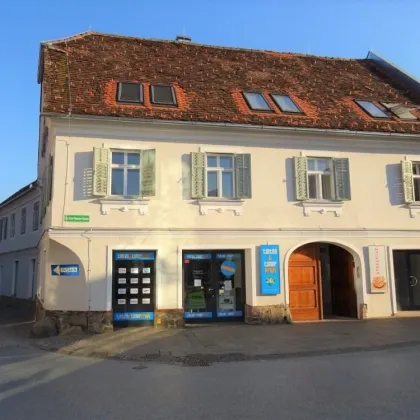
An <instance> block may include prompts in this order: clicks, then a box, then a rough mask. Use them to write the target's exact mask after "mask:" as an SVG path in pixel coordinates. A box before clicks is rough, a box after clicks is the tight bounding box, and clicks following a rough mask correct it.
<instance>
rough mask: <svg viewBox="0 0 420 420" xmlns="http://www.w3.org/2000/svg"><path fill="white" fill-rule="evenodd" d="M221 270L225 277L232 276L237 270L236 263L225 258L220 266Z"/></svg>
mask: <svg viewBox="0 0 420 420" xmlns="http://www.w3.org/2000/svg"><path fill="white" fill-rule="evenodd" d="M220 271H221V272H222V274H223V275H224V276H225V277H232V276H233V275H234V274H235V271H236V263H235V262H233V261H230V260H225V261H223V262H222V265H221V266H220Z"/></svg>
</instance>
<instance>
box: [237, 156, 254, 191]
mask: <svg viewBox="0 0 420 420" xmlns="http://www.w3.org/2000/svg"><path fill="white" fill-rule="evenodd" d="M251 184H252V182H251V155H250V154H249V153H246V154H241V155H235V187H236V198H252V188H251Z"/></svg>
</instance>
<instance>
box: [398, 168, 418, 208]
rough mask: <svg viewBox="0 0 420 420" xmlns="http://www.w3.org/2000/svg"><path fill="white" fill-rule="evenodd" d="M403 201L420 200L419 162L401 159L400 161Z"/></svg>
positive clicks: (412, 201)
mask: <svg viewBox="0 0 420 420" xmlns="http://www.w3.org/2000/svg"><path fill="white" fill-rule="evenodd" d="M401 170H402V179H403V190H404V201H405V202H406V203H407V204H409V203H414V202H416V201H420V163H417V162H411V161H410V160H403V161H402V162H401Z"/></svg>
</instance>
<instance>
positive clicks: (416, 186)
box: [413, 162, 420, 201]
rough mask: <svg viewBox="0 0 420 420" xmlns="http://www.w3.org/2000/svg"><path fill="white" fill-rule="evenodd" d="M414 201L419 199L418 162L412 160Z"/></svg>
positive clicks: (419, 166) (419, 164)
mask: <svg viewBox="0 0 420 420" xmlns="http://www.w3.org/2000/svg"><path fill="white" fill-rule="evenodd" d="M413 186H414V201H420V162H413Z"/></svg>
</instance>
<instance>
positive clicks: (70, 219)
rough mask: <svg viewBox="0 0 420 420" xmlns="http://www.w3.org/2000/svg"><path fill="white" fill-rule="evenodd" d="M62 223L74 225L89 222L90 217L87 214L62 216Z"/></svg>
mask: <svg viewBox="0 0 420 420" xmlns="http://www.w3.org/2000/svg"><path fill="white" fill-rule="evenodd" d="M64 221H65V222H74V223H80V222H90V216H88V215H87V214H66V215H65V216H64Z"/></svg>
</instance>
